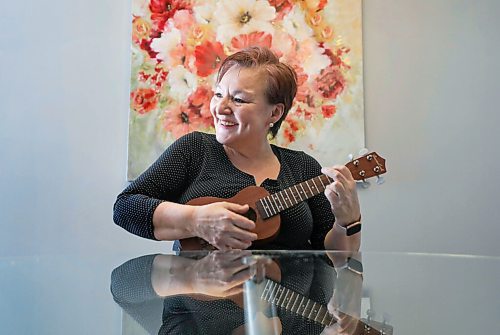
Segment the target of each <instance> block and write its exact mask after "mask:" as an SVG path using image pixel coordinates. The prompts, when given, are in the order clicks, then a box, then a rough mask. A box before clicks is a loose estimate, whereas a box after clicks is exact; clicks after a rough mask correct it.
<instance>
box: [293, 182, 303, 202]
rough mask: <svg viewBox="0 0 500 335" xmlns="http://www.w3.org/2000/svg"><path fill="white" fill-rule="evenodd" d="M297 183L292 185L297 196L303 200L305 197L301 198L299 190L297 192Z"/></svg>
mask: <svg viewBox="0 0 500 335" xmlns="http://www.w3.org/2000/svg"><path fill="white" fill-rule="evenodd" d="M297 185H298V184H297ZM297 185H295V186H294V187H295V192H297V196H298V197H299V199H300V201H302V200H304V199H305V198H304V199H302V197H301V196H300V192H299V189H298V188H297Z"/></svg>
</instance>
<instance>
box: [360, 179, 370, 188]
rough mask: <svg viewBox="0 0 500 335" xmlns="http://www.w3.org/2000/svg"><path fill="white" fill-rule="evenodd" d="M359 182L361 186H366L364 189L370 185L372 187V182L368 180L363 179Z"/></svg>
mask: <svg viewBox="0 0 500 335" xmlns="http://www.w3.org/2000/svg"><path fill="white" fill-rule="evenodd" d="M358 184H359V185H360V186H361V188H364V189H367V188H368V187H370V185H371V184H370V182H369V181H368V180H365V179H363V180H361V181H358Z"/></svg>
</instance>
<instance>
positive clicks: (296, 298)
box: [290, 293, 302, 313]
mask: <svg viewBox="0 0 500 335" xmlns="http://www.w3.org/2000/svg"><path fill="white" fill-rule="evenodd" d="M301 297H302V296H301V295H300V294H298V293H297V296H296V297H295V301H294V302H293V305H292V307H290V311H291V312H293V313H296V311H294V310H293V308H294V307H295V305H296V304H297V301H298V300H299V298H301ZM299 306H300V304H299ZM297 308H298V307H297Z"/></svg>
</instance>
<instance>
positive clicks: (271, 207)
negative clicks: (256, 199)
mask: <svg viewBox="0 0 500 335" xmlns="http://www.w3.org/2000/svg"><path fill="white" fill-rule="evenodd" d="M263 199H264V200H266V202H267V203H269V205H268V206H269V208H270V210H272V211H274V213H273V212H271V213H272V214H273V215H276V214H277V213H278V212H277V211H276V209H274V207H273V203H272V202H271V200H270V199H269V197H265V198H263Z"/></svg>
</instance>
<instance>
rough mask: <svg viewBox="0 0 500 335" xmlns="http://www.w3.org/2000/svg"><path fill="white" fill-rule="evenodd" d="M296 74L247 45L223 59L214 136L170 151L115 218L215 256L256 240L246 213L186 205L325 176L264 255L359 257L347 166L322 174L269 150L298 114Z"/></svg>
mask: <svg viewBox="0 0 500 335" xmlns="http://www.w3.org/2000/svg"><path fill="white" fill-rule="evenodd" d="M296 91H297V84H296V74H295V71H294V70H293V69H292V68H291V67H290V66H288V65H286V64H283V63H280V61H279V59H278V58H277V57H276V56H275V55H274V54H273V53H272V52H271V51H270V50H269V49H266V48H261V47H251V48H248V49H245V50H242V51H239V52H237V53H235V54H233V55H231V56H229V57H228V58H226V59H225V60H224V62H223V63H222V64H221V67H220V69H219V72H218V75H217V80H216V87H215V94H214V96H213V97H212V100H211V103H210V111H211V113H212V116H213V118H214V125H215V133H216V135H210V134H204V133H200V132H193V133H190V134H187V135H185V136H184V137H182V138H180V139H179V140H177V141H176V142H174V143H173V144H172V145H171V146H170V147H168V148H167V149H166V150H165V152H164V153H163V154H162V155H161V157H160V158H159V159H158V160H157V161H156V162H155V163H154V164H153V165H152V166H151V167H150V168H149V169H148V170H146V171H145V172H144V173H143V174H142V175H141V176H140V177H138V178H137V179H136V180H135V181H134V182H132V183H131V184H130V186H128V187H127V188H126V189H125V190H124V191H123V192H122V193H121V194H120V195H119V196H118V198H117V200H116V203H115V206H114V220H115V222H116V223H117V224H118V225H120V226H121V227H123V228H125V229H127V230H128V231H130V232H132V233H134V234H137V235H140V236H143V237H146V238H151V239H157V240H180V239H185V238H190V237H200V238H202V239H204V240H206V241H208V242H209V243H210V244H212V245H213V246H215V247H216V248H217V249H221V250H226V249H247V248H251V246H252V241H254V240H255V239H257V236H256V234H254V233H252V232H251V230H252V229H253V228H254V227H255V224H254V222H252V221H251V220H249V219H247V218H246V217H244V216H243V215H242V214H244V213H246V212H247V211H248V206H247V205H238V204H233V203H229V202H224V201H221V202H216V203H212V204H209V205H204V206H190V205H186V203H187V202H188V201H190V200H192V199H194V198H198V197H203V196H213V197H218V198H230V197H232V196H234V195H235V194H236V193H238V192H239V191H240V190H242V189H243V188H245V187H247V186H251V185H257V186H261V187H264V188H265V189H266V190H268V191H269V193H271V194H272V193H276V192H278V191H280V190H283V189H285V188H287V187H290V186H293V185H296V184H297V183H300V182H302V181H305V180H308V179H310V178H313V177H316V176H318V175H320V174H321V173H324V174H326V175H328V176H329V177H331V178H332V179H333V180H334V182H333V183H332V184H330V185H328V186H327V187H326V190H325V192H324V194H319V195H316V196H314V197H312V198H310V199H308V200H306V201H304V202H301V203H299V204H297V205H295V206H293V207H291V208H289V209H287V210H285V211H283V212H282V213H281V214H280V215H281V229H280V232H279V234H278V236H277V237H276V238H275V239H274V240H273V241H271V242H269V243H268V244H266V245H264V246H259V248H260V249H330V250H351V251H357V250H359V246H360V234H359V233H356V234H353V235H350V236H348V234H346V227H347V226H350V225H353V224H356V223H357V222H359V220H360V218H361V215H360V208H359V201H358V196H357V193H356V183H355V181H354V179H353V178H352V175H351V173H350V171H349V170H348V169H347V168H346V167H345V166H340V165H336V166H332V167H329V168H323V169H322V168H321V166H320V165H319V163H318V162H317V161H316V160H315V159H314V158H312V157H310V156H309V155H307V154H305V153H303V152H299V151H293V150H289V149H285V148H280V147H278V146H275V145H272V144H270V143H269V140H268V137H269V135H271V136H275V135H276V133H277V132H278V129H279V127H280V125H281V123H282V122H283V120H284V119H285V117H286V115H287V113H288V111H289V110H290V108H291V107H292V102H293V99H294V97H295V94H296Z"/></svg>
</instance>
